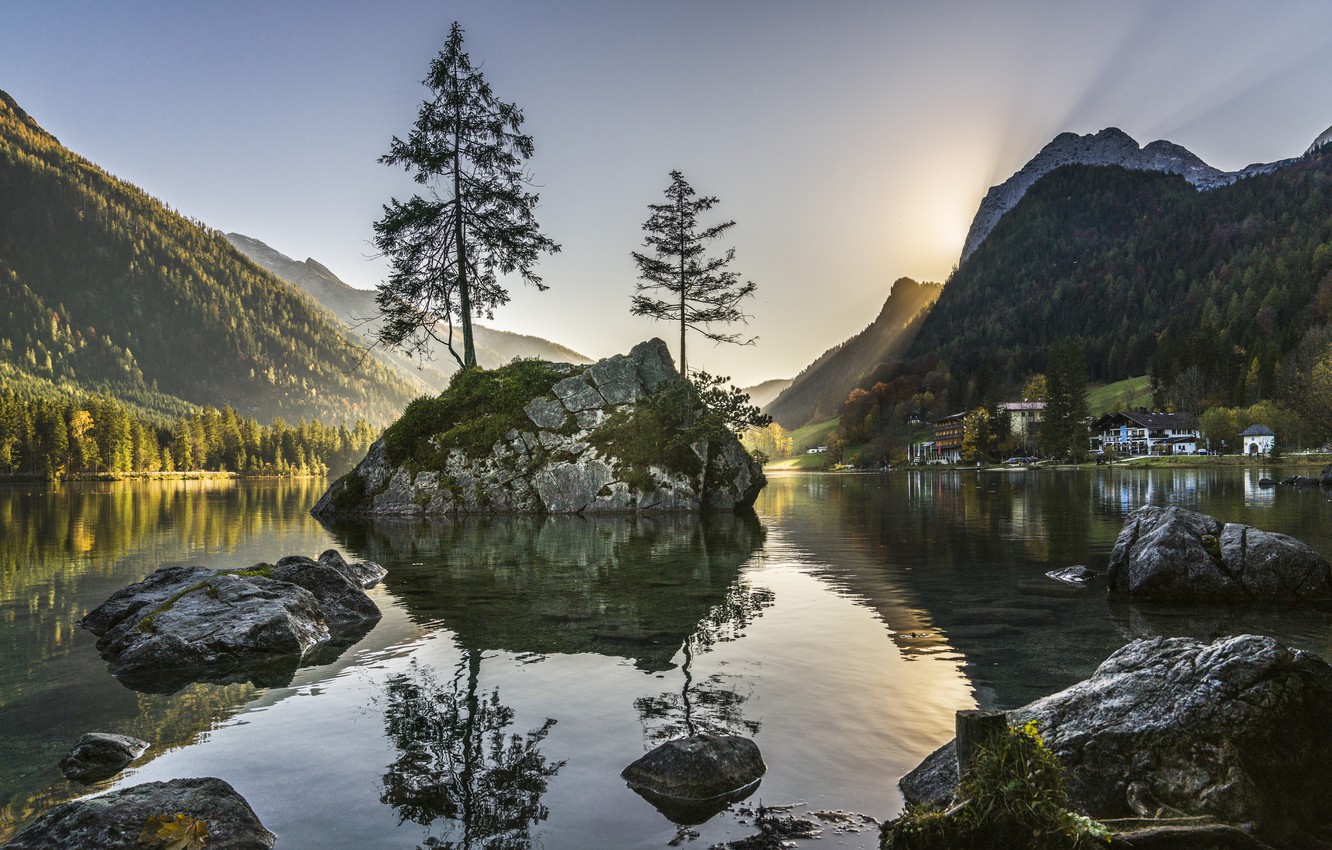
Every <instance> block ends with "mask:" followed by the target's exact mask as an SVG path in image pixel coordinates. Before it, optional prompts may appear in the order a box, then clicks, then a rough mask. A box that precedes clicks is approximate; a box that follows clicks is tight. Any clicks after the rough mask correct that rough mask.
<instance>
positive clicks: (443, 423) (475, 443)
mask: <svg viewBox="0 0 1332 850" xmlns="http://www.w3.org/2000/svg"><path fill="white" fill-rule="evenodd" d="M568 374H576V373H566V372H564V371H561V370H559V369H557V368H556V367H555V366H554V364H551V363H547V362H546V361H544V360H515V361H514V362H512V363H510V364H509V365H507V366H501V367H500V368H498V369H464V370H463V371H461V372H456V373H454V375H453V378H452V379H451V380H450V381H449V386H448V389H446V390H445V391H444V392H442V393H440V394H439V395H438V396H436V397H434V398H431V397H429V396H422V397H421V398H418V399H416V400H415V401H413V402H411V403H410V404H408V405H407V409H406V410H404V411H403V414H402V416H401V417H400V418H399V419H398V421H397V422H394V423H393V424H392V425H390V426H389V427H388V429H387V430H385V431H384V448H385V450H386V453H387V455H388V460H389V463H390V464H392V465H393V466H402V465H406V466H407V467H408V469H410V470H412V471H413V472H416V471H419V470H422V469H442V468H443V466H444V463H445V461H446V460H447V459H448V455H449V452H450V451H451V450H453V449H462V450H463V452H464V453H466V454H467V456H468V457H474V458H477V457H484V456H485V455H487V454H489V453H490V450H491V447H493V446H494V445H495V442H496V441H497V440H499V439H500V438H502V437H503V436H504V435H505V434H507V433H508V432H509V431H512V430H514V429H518V430H524V429H530V428H531V427H532V425H531V420H529V419H528V418H527V414H526V412H524V407H526V405H527V403H528V402H529V401H531V400H532V399H534V398H538V397H541V396H549V395H551V388H552V387H554V386H555V384H556V383H557V382H559V381H560V380H562V379H563V378H565V377H567V376H568ZM363 489H364V483H362V490H363Z"/></svg>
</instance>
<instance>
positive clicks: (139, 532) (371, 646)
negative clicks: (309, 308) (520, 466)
mask: <svg viewBox="0 0 1332 850" xmlns="http://www.w3.org/2000/svg"><path fill="white" fill-rule="evenodd" d="M1291 471H1292V470H1291V469H1290V468H1289V467H1287V468H1283V469H1282V470H1281V471H1280V475H1286V474H1290V473H1291ZM1296 471H1298V470H1296ZM1274 472H1275V471H1274V470H1265V469H1260V468H1253V469H1247V470H1244V469H1231V468H1226V469H1206V470H1173V469H1152V470H1139V471H1131V470H1121V469H1100V470H1080V471H1039V472H1038V471H1023V470H1018V471H997V470H996V471H992V472H982V473H977V472H975V471H970V470H968V471H954V470H949V471H895V472H891V473H887V474H882V475H877V474H876V475H819V474H792V475H775V476H772V479H771V481H770V483H769V484H768V486H767V488H766V489H765V490H764V492H763V493H762V494H761V495H760V497H759V501H758V503H757V505H756V506H755V507H756V516H755V517H753V518H750V519H747V520H746V519H744V518H735V519H733V518H713V519H710V520H707V521H700V520H699V519H698V518H697V517H657V518H646V517H640V518H602V519H583V518H578V517H553V518H548V519H545V520H540V519H529V518H512V517H510V518H492V519H488V520H469V521H463V522H456V523H440V522H434V523H422V522H401V521H399V522H375V523H371V524H366V523H360V524H356V523H348V524H340V525H334V526H332V527H328V528H326V527H324V526H322V525H320V524H319V523H318V522H317V521H315V520H314V519H313V518H312V517H310V516H309V515H308V513H307V511H308V509H309V506H310V505H311V504H313V502H314V500H315V499H317V498H318V496H319V495H320V493H321V492H322V489H323V486H324V484H323V482H320V481H286V482H280V481H254V482H247V481H239V482H237V481H180V482H111V483H106V482H101V483H87V484H64V485H39V484H21V485H4V486H3V487H0V529H3V533H0V839H3V838H4V837H7V836H9V835H11V834H12V833H13V831H14V830H15V829H17V828H21V826H22V825H23V824H25V823H26V822H28V821H29V820H31V819H32V818H33V817H35V816H37V815H39V814H40V813H42V812H43V811H45V810H46V809H48V808H49V807H50V806H52V805H54V804H56V803H58V802H60V801H63V800H67V799H71V798H73V797H76V796H80V795H82V794H84V793H88V792H89V791H92V792H97V791H102V790H109V789H114V788H119V787H126V786H129V785H134V784H138V783H140V782H146V781H152V780H164V779H172V778H178V777H190V776H217V777H220V778H222V779H225V780H226V781H227V782H229V783H231V784H232V785H233V786H234V787H235V788H236V789H237V790H238V791H239V792H240V793H241V794H242V795H243V796H244V797H245V798H246V799H247V800H249V802H250V804H251V805H252V806H253V807H254V809H255V811H256V812H257V813H258V815H259V817H260V819H261V820H262V821H263V822H264V824H265V826H267V827H268V828H269V829H271V830H272V831H273V832H275V833H276V834H277V835H278V844H277V846H278V847H279V848H282V847H290V848H300V847H323V848H362V847H368V846H374V847H389V848H398V847H402V848H415V847H423V846H431V844H432V842H433V843H436V844H438V843H442V842H452V843H453V844H452V846H457V847H468V848H478V850H479V848H487V847H499V846H503V847H506V848H510V847H513V848H522V847H531V848H547V850H555V848H608V850H612V849H618V848H660V847H666V846H668V845H669V844H670V843H671V842H673V841H676V842H678V843H677V844H676V845H675V846H686V847H687V846H693V847H699V848H706V847H709V846H711V845H712V844H717V843H721V842H725V841H731V840H735V839H738V838H742V837H743V836H745V835H748V834H751V833H752V832H753V831H754V829H753V825H752V813H751V810H752V807H754V806H757V805H758V804H759V803H760V802H762V803H763V804H764V805H766V806H776V805H780V806H786V805H790V806H792V807H793V808H792V809H791V811H790V813H791V814H794V815H796V816H798V817H807V818H810V819H812V820H814V821H815V823H817V824H818V825H819V826H820V827H821V830H822V833H821V836H820V837H819V838H817V839H802V840H800V841H798V842H797V843H798V844H799V845H800V846H808V847H820V846H828V847H839V848H840V847H846V848H873V847H875V846H876V845H877V837H878V833H877V828H876V827H875V825H874V824H873V823H869V822H868V821H865V820H862V819H860V818H857V817H850V818H848V817H841V818H837V817H832V816H831V815H828V816H827V817H826V818H825V819H820V818H819V817H818V814H819V813H825V814H826V813H833V812H842V813H855V814H856V815H861V814H863V815H868V816H872V817H873V818H876V819H879V820H884V819H887V818H890V817H892V816H894V815H895V814H896V813H897V812H898V811H899V810H900V808H901V805H902V800H901V795H900V793H899V792H898V790H897V787H896V781H897V779H898V777H900V776H901V775H902V774H903V773H905V772H907V771H908V770H910V769H911V768H913V767H914V766H915V765H916V764H918V763H919V761H920V760H921V759H922V758H923V757H924V756H925V755H927V754H928V753H930V752H931V751H933V750H934V749H935V748H936V747H937V746H939V745H940V744H942V743H944V742H945V741H946V740H948V739H949V738H950V737H951V736H952V729H953V715H954V712H955V711H957V710H958V709H965V708H972V707H976V706H982V707H1000V708H1004V707H1012V706H1016V705H1021V704H1024V703H1026V702H1029V701H1030V700H1032V699H1035V698H1037V697H1040V696H1043V695H1045V694H1048V693H1051V692H1053V691H1056V690H1059V689H1060V688H1063V687H1066V686H1068V685H1070V684H1073V683H1074V682H1076V681H1079V680H1081V679H1083V678H1085V677H1086V676H1088V675H1090V673H1091V672H1092V671H1093V670H1094V669H1095V668H1096V666H1097V665H1098V664H1099V663H1100V662H1101V661H1102V660H1103V659H1104V658H1105V657H1106V656H1107V655H1109V654H1110V653H1111V652H1112V651H1113V650H1115V649H1117V648H1118V647H1119V646H1121V645H1123V644H1124V643H1125V642H1127V641H1128V640H1131V639H1133V638H1136V637H1145V636H1150V635H1165V634H1169V635H1192V636H1195V637H1200V638H1212V637H1215V636H1218V635H1222V634H1235V633H1241V632H1256V633H1264V634H1272V635H1275V636H1277V637H1278V638H1280V639H1281V640H1283V641H1285V642H1287V643H1289V644H1291V645H1293V646H1298V647H1303V648H1306V649H1310V650H1313V651H1315V652H1317V653H1319V654H1320V655H1322V656H1324V657H1325V658H1332V627H1330V626H1332V622H1330V621H1332V617H1329V615H1328V613H1327V612H1325V611H1323V610H1320V609H1319V608H1318V607H1317V606H1306V607H1291V606H1278V607H1236V606H1228V607H1224V606H1191V607H1179V606H1167V605H1141V604H1130V603H1125V602H1116V601H1110V600H1107V599H1106V597H1105V595H1104V578H1103V577H1101V578H1100V579H1093V581H1092V582H1091V584H1090V586H1089V587H1086V588H1075V587H1068V586H1065V585H1062V584H1059V583H1057V582H1054V581H1051V580H1050V579H1048V578H1046V577H1045V576H1044V573H1045V572H1046V571H1047V570H1051V569H1057V568H1061V567H1067V566H1070V565H1073V564H1085V565H1087V566H1089V567H1091V568H1092V569H1093V570H1097V571H1103V569H1104V566H1105V563H1106V561H1107V560H1108V558H1109V554H1110V551H1111V548H1112V547H1113V545H1114V540H1115V537H1116V535H1117V534H1118V533H1119V530H1120V528H1121V527H1122V524H1123V518H1124V515H1125V514H1126V513H1127V512H1128V511H1130V510H1132V509H1133V508H1135V507H1137V506H1139V505H1141V504H1147V503H1152V504H1175V505H1181V506H1185V507H1190V508H1193V509H1196V510H1201V511H1204V512H1206V513H1210V514H1212V515H1214V516H1217V517H1219V518H1220V519H1222V520H1226V521H1235V522H1244V523H1248V524H1250V525H1254V526H1257V527H1259V528H1264V529H1267V530H1271V531H1279V532H1283V533H1286V534H1290V535H1292V536H1294V537H1297V538H1299V539H1301V540H1304V541H1305V542H1307V543H1309V544H1310V545H1311V546H1313V547H1314V548H1315V549H1318V550H1319V551H1320V552H1322V553H1324V554H1325V555H1326V554H1328V553H1332V499H1330V498H1329V494H1327V493H1325V492H1323V491H1320V490H1318V489H1317V488H1314V489H1302V490H1293V489H1287V488H1277V489H1264V488H1259V487H1258V486H1257V481H1258V479H1259V478H1260V477H1263V476H1269V477H1278V475H1277V474H1274ZM1315 472H1316V471H1315ZM327 548H337V549H339V550H341V551H342V552H344V553H345V554H346V555H347V556H348V558H353V559H369V560H374V561H378V562H380V563H382V564H383V565H384V566H385V567H387V568H388V570H389V574H388V577H387V578H386V580H385V581H384V583H383V584H381V585H380V586H379V587H377V588H375V589H374V590H373V591H371V595H372V597H373V598H374V600H375V602H376V603H377V604H378V605H379V607H380V609H381V610H382V611H383V614H384V617H383V619H382V620H381V621H380V622H379V623H378V625H376V626H375V628H374V629H373V630H372V631H370V633H369V634H367V635H366V636H365V637H363V638H362V639H361V640H360V641H359V642H357V643H355V644H354V645H352V646H350V647H346V648H345V649H343V650H342V651H341V652H340V653H338V654H336V655H335V657H333V658H332V659H331V660H330V659H328V658H326V657H323V656H321V657H320V658H319V663H317V664H315V665H313V666H307V667H302V668H299V669H297V670H296V671H295V672H294V674H292V676H291V678H290V681H286V682H277V683H274V682H269V683H266V684H265V686H263V687H260V686H257V685H255V684H253V683H249V682H233V683H230V684H205V683H198V684H193V685H189V686H187V687H185V688H184V689H182V690H180V691H179V692H177V693H174V694H151V693H138V692H135V691H131V690H129V689H128V688H126V687H124V686H123V685H121V684H120V683H119V682H117V681H116V680H115V679H114V678H113V677H111V676H110V674H109V673H107V671H106V665H105V662H103V661H102V660H101V659H100V658H99V657H98V655H97V651H96V647H95V641H94V639H93V637H92V636H91V635H90V634H88V633H87V632H85V631H83V630H82V629H80V628H78V626H77V621H78V619H79V617H80V616H82V614H83V613H84V612H86V611H87V610H89V609H90V608H92V607H95V606H96V605H97V604H99V603H100V602H102V601H103V600H104V599H105V598H106V597H107V596H108V595H110V594H111V593H112V592H113V591H115V590H116V589H118V588H120V587H122V586H124V585H126V584H129V583H131V582H134V581H137V580H139V579H141V578H143V577H144V576H145V575H147V574H148V573H150V572H152V571H153V570H155V569H157V568H158V567H160V566H170V565H184V564H198V565H203V566H209V567H227V568H234V567H241V566H248V565H251V564H254V563H257V562H261V561H273V560H275V559H276V558H278V557H280V556H282V555H285V554H306V555H312V556H313V555H317V554H318V553H319V552H321V551H323V550H324V549H327ZM689 729H694V730H697V731H704V730H710V731H721V732H731V733H734V734H741V735H745V736H748V737H752V738H753V739H754V740H755V741H756V742H757V743H758V746H759V747H760V749H761V750H762V753H763V757H764V760H765V761H766V762H767V765H768V772H767V774H766V775H765V776H764V777H763V779H762V782H761V783H760V784H759V786H758V788H757V789H756V790H755V792H754V793H753V795H752V796H751V797H750V798H749V799H748V800H747V801H746V802H745V803H743V804H740V805H737V806H733V807H732V808H731V809H730V810H727V811H724V812H722V813H720V814H718V815H716V816H715V817H713V818H711V819H710V820H708V821H706V822H705V823H702V824H688V825H680V824H676V823H674V822H672V821H671V820H670V819H668V818H667V817H666V816H664V815H663V814H662V813H660V812H659V811H658V810H657V809H655V808H654V807H653V806H652V805H651V804H650V803H649V802H648V801H647V800H645V799H643V798H641V797H639V796H638V795H637V794H635V793H634V792H633V791H631V790H630V789H629V788H627V787H626V785H625V783H624V781H623V780H622V779H621V778H620V775H619V774H620V771H621V770H622V769H623V768H624V766H625V765H627V764H629V763H630V762H632V761H634V760H635V759H637V758H638V757H639V756H640V755H642V754H643V753H644V752H645V751H647V750H648V749H650V748H651V747H653V746H655V745H656V744H657V743H659V742H661V741H664V740H668V739H670V738H673V737H677V736H680V735H683V734H686V732H687V731H688V730H689ZM87 731H105V732H118V733H124V734H129V735H134V736H136V737H139V738H143V739H145V740H148V741H150V742H152V744H153V746H152V748H151V749H150V750H149V751H148V752H147V753H145V754H144V755H143V756H142V757H140V758H139V759H138V760H136V761H135V762H134V764H133V765H131V767H130V768H129V769H128V770H127V771H126V772H125V773H123V774H121V775H120V776H119V777H117V778H115V779H113V780H109V781H107V782H104V783H101V784H98V785H94V786H92V787H91V789H84V788H82V787H81V786H78V785H76V784H72V783H69V782H67V781H66V780H64V778H63V777H61V776H60V774H59V772H58V771H57V769H56V767H55V765H56V762H57V761H59V759H60V757H61V756H62V755H63V754H64V753H65V752H66V751H67V750H68V748H69V747H70V746H71V745H72V744H73V742H74V741H75V740H77V738H78V737H79V735H80V734H82V733H83V732H87Z"/></svg>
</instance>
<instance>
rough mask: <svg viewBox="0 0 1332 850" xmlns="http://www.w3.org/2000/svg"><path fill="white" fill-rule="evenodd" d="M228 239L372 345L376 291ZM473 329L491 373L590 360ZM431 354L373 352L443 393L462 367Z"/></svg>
mask: <svg viewBox="0 0 1332 850" xmlns="http://www.w3.org/2000/svg"><path fill="white" fill-rule="evenodd" d="M226 237H227V240H228V241H229V242H230V243H231V244H232V245H234V246H235V247H236V249H237V250H238V251H240V252H241V253H242V254H244V255H245V256H247V257H249V258H250V259H251V260H253V261H254V262H255V263H257V264H259V265H260V266H262V267H263V268H265V269H267V270H268V271H270V272H272V273H273V274H275V275H277V276H278V277H280V278H282V279H283V280H285V281H287V282H289V283H291V284H292V285H293V286H295V287H297V288H298V289H300V290H301V291H303V292H305V293H306V294H308V295H309V296H310V297H311V298H313V299H314V300H315V301H317V302H319V304H321V305H322V306H323V307H324V308H325V309H327V310H328V311H329V312H331V313H332V314H333V315H334V316H336V317H337V319H338V320H339V321H341V322H342V323H343V324H344V325H346V326H347V328H348V329H349V330H351V331H352V332H353V333H355V334H357V335H358V336H360V337H361V338H362V339H364V340H365V341H366V342H367V343H371V344H372V343H373V342H374V337H375V331H376V329H377V328H378V327H379V324H380V323H379V319H378V314H379V308H378V307H377V306H376V305H375V293H374V292H373V291H371V290H368V289H357V288H356V287H354V286H351V285H350V284H348V283H346V282H345V281H343V280H342V279H341V278H339V277H338V276H337V275H335V274H334V273H333V272H331V271H329V269H328V267H327V266H325V265H323V264H322V263H320V262H318V261H316V260H314V259H312V258H310V259H306V260H305V261H304V262H300V261H298V260H294V259H292V258H291V257H288V256H287V255H286V254H283V253H282V252H281V251H278V250H276V249H275V248H273V247H271V246H269V245H266V244H264V243H263V242H261V241H259V240H258V239H255V238H254V237H252V236H246V235H244V234H241V233H228V234H226ZM472 329H473V332H474V336H475V342H476V358H477V363H478V364H480V365H481V366H483V367H485V368H487V369H493V368H495V367H497V366H503V365H504V364H506V363H508V362H510V361H511V360H513V359H514V358H515V357H523V358H531V357H535V358H540V359H542V360H550V361H555V362H562V363H591V362H592V361H591V360H590V359H589V358H587V357H585V356H583V355H582V354H579V353H578V352H576V351H574V350H573V349H571V348H567V347H565V346H563V345H560V344H558V343H554V342H551V341H549V340H545V339H542V338H540V337H535V336H527V335H525V334H516V333H511V332H509V331H501V330H495V329H494V328H487V327H485V326H483V325H473V326H472ZM459 344H461V340H460V341H459ZM431 351H432V352H433V359H432V360H426V361H424V362H422V361H420V360H416V359H412V358H410V357H407V356H405V355H402V354H399V353H397V352H393V351H385V350H384V349H382V348H376V349H375V354H376V355H378V356H380V357H381V359H382V360H383V362H385V363H388V364H391V367H392V368H394V369H397V370H399V371H401V372H403V373H404V374H406V375H408V376H410V378H412V379H414V380H419V381H421V382H423V383H424V384H425V385H426V386H427V387H429V388H430V389H432V390H434V391H435V392H440V391H441V390H443V389H444V387H446V386H447V385H448V382H449V377H450V376H451V375H453V373H454V372H456V371H458V363H457V361H455V360H454V359H453V356H452V355H451V354H449V352H448V350H447V349H445V348H443V347H442V346H438V345H434V344H433V343H432V346H431Z"/></svg>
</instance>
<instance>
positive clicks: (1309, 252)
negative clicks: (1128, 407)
mask: <svg viewBox="0 0 1332 850" xmlns="http://www.w3.org/2000/svg"><path fill="white" fill-rule="evenodd" d="M1330 320H1332V156H1329V155H1328V150H1327V149H1324V150H1323V151H1321V152H1313V153H1311V154H1309V155H1307V156H1306V157H1304V158H1303V159H1302V160H1300V161H1298V162H1295V163H1294V164H1291V165H1289V166H1286V167H1285V168H1283V169H1281V170H1279V171H1277V172H1275V173H1271V174H1262V175H1257V176H1253V177H1248V178H1246V179H1243V180H1240V181H1239V182H1237V183H1235V184H1234V185H1231V186H1226V187H1222V188H1218V189H1214V190H1212V191H1208V192H1198V191H1196V190H1195V189H1194V188H1193V187H1192V186H1190V185H1189V184H1188V183H1186V182H1185V181H1184V179H1183V178H1182V177H1178V176H1174V175H1166V174H1154V173H1145V172H1134V171H1126V170H1124V169H1122V168H1117V167H1092V166H1068V167H1065V168H1060V169H1058V170H1057V171H1054V172H1052V173H1051V174H1049V175H1047V176H1046V177H1044V178H1042V179H1041V180H1040V181H1039V182H1038V183H1037V184H1036V185H1035V186H1033V187H1032V189H1031V190H1030V191H1029V192H1028V193H1027V195H1026V196H1025V197H1024V198H1023V199H1022V201H1021V202H1020V203H1019V204H1018V205H1017V206H1016V207H1015V208H1014V209H1013V210H1012V211H1011V212H1010V213H1009V214H1008V215H1006V216H1005V217H1004V218H1003V219H1002V220H1001V221H1000V222H999V224H998V225H997V226H996V227H995V228H994V231H993V232H992V233H991V234H990V236H989V238H987V239H986V240H985V242H984V243H983V244H982V245H981V246H980V248H978V249H977V250H976V252H975V253H974V254H972V255H971V257H970V258H968V260H967V261H966V262H964V263H963V264H962V265H961V266H960V267H959V268H958V270H957V271H956V272H955V273H954V275H953V276H952V278H951V279H950V280H949V282H948V284H947V286H946V287H945V288H944V292H943V294H942V295H941V296H940V298H939V300H938V303H936V304H935V306H934V308H933V310H932V311H931V312H930V314H929V316H928V317H927V318H926V319H925V321H924V322H923V323H922V324H921V327H920V331H919V333H918V334H917V335H916V337H915V340H914V341H913V343H912V346H911V349H910V355H911V356H915V357H921V356H926V355H931V356H938V357H939V358H940V359H941V360H942V361H943V362H945V363H946V364H947V366H948V368H949V370H950V372H951V375H952V379H953V385H952V388H951V389H952V392H951V398H952V404H953V406H954V407H956V408H958V409H962V408H964V407H968V406H970V405H972V404H974V403H976V402H978V401H979V400H980V399H982V398H983V397H986V396H989V395H993V394H994V392H995V391H996V390H997V389H998V388H999V387H1006V388H1012V387H1016V386H1017V385H1019V382H1020V381H1021V380H1022V378H1023V376H1024V375H1027V374H1029V373H1032V372H1041V371H1044V370H1045V368H1046V362H1045V361H1046V350H1047V348H1048V347H1049V346H1050V345H1051V344H1052V343H1054V342H1055V341H1056V340H1058V339H1060V338H1063V337H1079V338H1080V339H1081V340H1082V342H1083V345H1084V347H1085V351H1086V357H1087V365H1088V369H1089V372H1090V376H1089V377H1090V378H1091V379H1092V380H1094V381H1105V382H1109V381H1115V380H1119V379H1121V378H1126V377H1130V376H1133V375H1142V374H1144V373H1151V374H1152V376H1153V379H1154V381H1156V383H1157V384H1158V386H1159V387H1160V388H1162V390H1163V391H1164V392H1165V394H1166V395H1171V394H1175V395H1179V394H1181V393H1186V392H1187V394H1189V395H1190V396H1191V398H1190V401H1191V402H1192V404H1190V405H1186V406H1192V407H1197V406H1200V405H1203V404H1204V403H1205V404H1231V405H1235V404H1240V403H1251V402H1252V401H1253V400H1256V399H1258V398H1271V397H1273V396H1275V395H1277V394H1278V393H1279V391H1280V389H1281V387H1280V384H1281V380H1282V368H1283V365H1286V364H1287V361H1289V359H1290V358H1289V355H1290V354H1291V353H1292V352H1294V351H1295V350H1296V349H1298V348H1299V347H1300V346H1301V344H1302V341H1303V340H1304V339H1305V337H1306V335H1307V334H1308V333H1310V332H1311V330H1312V329H1315V328H1316V327H1318V326H1320V325H1323V324H1326V323H1327V322H1329V321H1330ZM1181 376H1187V383H1189V384H1190V386H1189V387H1187V388H1185V387H1182V386H1179V384H1180V379H1181ZM1158 395H1159V393H1158ZM1176 400H1179V399H1176Z"/></svg>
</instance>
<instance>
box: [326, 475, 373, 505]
mask: <svg viewBox="0 0 1332 850" xmlns="http://www.w3.org/2000/svg"><path fill="white" fill-rule="evenodd" d="M332 490H333V497H332V499H331V500H330V503H331V504H332V506H333V509H334V510H335V511H338V512H339V513H347V512H349V511H354V510H356V509H357V508H361V507H365V502H366V495H367V494H366V492H365V478H364V477H362V476H361V473H360V472H358V471H357V470H355V469H353V470H352V471H351V472H348V473H347V474H346V475H344V476H342V477H341V478H339V479H338V480H337V481H334V482H333V487H332Z"/></svg>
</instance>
